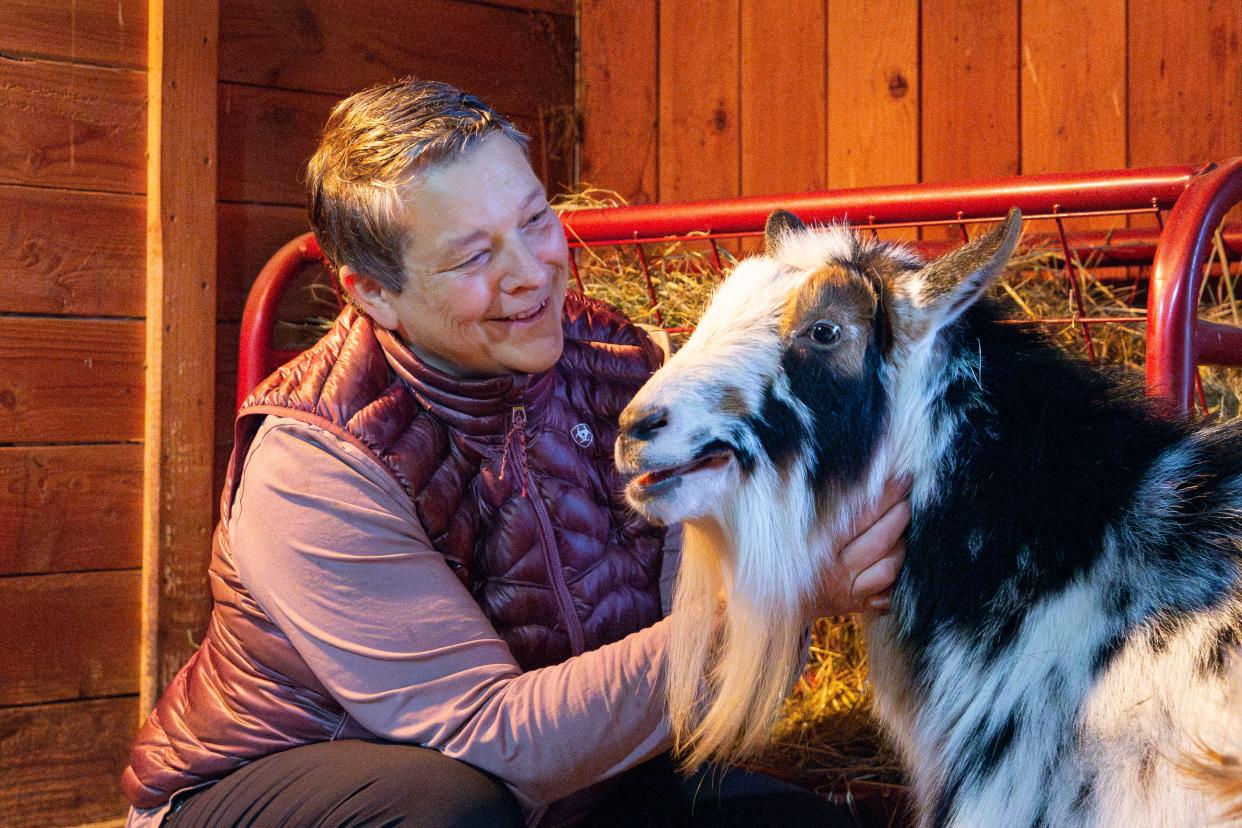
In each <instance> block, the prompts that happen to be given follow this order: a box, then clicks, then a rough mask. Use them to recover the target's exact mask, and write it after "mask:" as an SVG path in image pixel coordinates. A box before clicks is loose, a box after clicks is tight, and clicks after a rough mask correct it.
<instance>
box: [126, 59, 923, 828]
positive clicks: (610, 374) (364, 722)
mask: <svg viewBox="0 0 1242 828" xmlns="http://www.w3.org/2000/svg"><path fill="white" fill-rule="evenodd" d="M308 190H309V206H310V214H311V221H312V224H313V226H314V228H315V232H316V235H317V236H318V238H319V240H320V243H321V245H322V247H323V249H324V251H325V253H326V255H327V256H328V257H329V258H330V259H331V260H332V261H333V263H334V264H335V265H336V266H337V268H338V271H339V276H340V278H341V281H342V284H343V285H344V287H345V289H346V291H347V292H348V295H349V297H350V299H351V306H350V307H349V308H347V309H346V311H345V312H343V313H342V315H341V316H340V317H339V318H338V320H337V321H336V324H335V326H334V327H333V329H332V331H331V332H329V333H328V334H327V335H326V336H325V337H324V338H323V339H322V340H321V341H320V342H319V343H318V344H316V345H315V346H314V347H312V348H311V349H310V350H309V351H307V352H306V353H304V354H303V355H301V356H300V357H299V358H297V359H296V360H295V361H294V362H292V363H290V364H289V365H286V366H285V367H283V368H281V369H280V370H278V371H277V372H276V373H275V374H274V375H272V376H271V377H269V378H268V379H267V380H266V381H265V382H264V383H262V384H261V385H260V387H259V388H258V389H256V391H255V392H254V393H253V394H252V395H251V397H250V398H249V399H248V400H247V402H246V404H245V405H244V406H243V408H242V410H241V412H240V413H239V415H238V421H237V431H236V434H237V440H236V446H235V449H234V453H233V457H232V461H231V463H230V469H229V473H228V475H227V479H226V483H225V486H224V493H223V496H222V500H221V521H220V525H219V527H218V528H217V531H216V534H215V539H214V550H213V559H212V564H211V571H210V574H211V582H212V589H213V596H214V600H215V605H214V608H213V614H212V619H211V624H210V627H209V629H208V631H207V634H206V636H205V638H204V640H203V643H202V645H201V646H200V649H199V650H198V652H197V653H196V654H195V656H194V657H193V658H192V659H191V660H190V661H189V662H188V663H187V664H186V666H185V667H184V668H183V669H182V670H181V672H180V673H179V674H178V676H177V677H176V678H175V679H174V681H173V682H172V684H171V685H170V686H169V688H168V690H167V691H166V692H165V694H164V696H163V698H161V700H160V702H159V703H158V705H157V706H156V709H155V710H154V711H153V713H152V714H151V717H150V718H149V719H148V721H147V722H146V724H144V726H143V728H142V730H141V732H140V733H139V735H138V739H137V742H136V744H135V746H134V750H133V752H132V754H131V761H130V766H129V767H128V768H127V769H126V771H125V775H124V778H123V785H124V788H125V790H126V793H127V794H128V795H129V797H130V799H131V801H132V802H133V803H134V805H135V808H134V810H133V811H132V812H131V818H130V821H131V824H133V825H142V824H160V822H161V821H163V823H164V824H168V825H222V824H239V823H245V824H248V825H267V824H281V825H291V824H292V825H303V824H306V825H343V824H351V825H352V824H377V825H378V824H384V825H389V824H392V825H396V824H408V825H466V824H487V825H495V824H510V823H517V824H521V822H522V821H523V820H525V821H526V822H527V823H529V824H571V823H573V822H576V821H582V820H583V819H584V818H586V817H588V816H590V818H591V819H592V821H593V822H598V821H600V820H602V819H603V818H604V817H605V815H608V814H611V815H613V816H616V815H618V814H620V813H621V812H622V810H623V809H624V808H625V807H628V806H629V805H634V804H635V803H634V799H633V797H622V798H620V799H619V798H618V794H617V793H616V792H615V790H614V792H613V798H612V799H611V800H609V803H610V804H608V803H605V804H604V805H603V806H601V802H605V799H606V797H607V796H608V790H606V789H607V788H609V787H611V786H613V785H614V782H615V781H616V779H617V778H618V777H624V778H623V780H622V782H623V784H624V783H625V782H626V780H628V781H629V784H641V785H642V790H643V791H644V795H643V799H644V800H646V801H645V802H644V803H640V804H642V805H643V806H644V807H645V806H646V805H650V807H649V808H647V810H648V811H652V812H659V814H661V815H662V816H661V817H660V818H662V819H663V818H667V819H669V820H676V819H679V818H680V817H679V816H678V815H677V813H676V809H677V808H678V807H679V806H678V805H677V803H676V802H675V799H676V794H675V791H674V790H673V788H672V786H671V784H663V787H661V784H662V783H659V782H657V781H655V780H671V779H672V777H671V775H669V774H667V773H665V772H664V771H663V770H661V769H662V768H664V767H666V765H662V764H660V763H659V762H656V763H655V764H652V763H650V762H649V760H652V759H653V758H654V757H659V756H661V755H662V754H665V753H666V752H667V751H668V749H669V738H668V731H667V727H666V724H665V722H664V717H663V706H664V705H663V697H662V695H661V692H662V691H661V657H662V652H663V642H664V625H663V623H662V622H661V621H660V620H659V619H660V616H661V603H660V588H659V587H660V574H661V565H662V563H663V562H664V559H665V557H666V556H665V547H666V546H669V543H668V541H669V538H668V537H666V533H665V531H664V530H663V529H662V528H660V527H655V526H651V525H648V524H645V523H644V522H642V521H641V520H640V519H638V518H637V517H636V516H635V515H634V514H632V513H631V512H630V511H629V510H628V509H627V508H625V506H624V504H623V503H622V502H621V500H620V497H619V493H620V491H621V487H622V481H621V480H620V479H619V478H618V476H617V473H616V471H615V469H614V468H613V466H612V461H611V447H612V443H613V440H614V438H615V436H616V419H617V415H618V413H619V412H620V410H621V408H622V407H624V405H625V403H626V402H627V401H628V399H629V398H630V396H631V395H632V394H633V393H634V392H635V391H636V390H637V388H638V387H639V386H640V385H641V384H642V382H643V381H644V380H645V379H646V378H647V377H648V376H649V375H650V374H651V372H652V371H653V370H654V369H655V368H656V366H657V365H658V364H659V362H660V360H661V358H662V356H661V354H660V352H659V350H658V349H657V348H656V347H655V346H654V345H653V344H652V342H651V341H650V340H649V339H648V338H647V336H646V335H645V334H644V333H643V331H641V330H640V329H639V328H637V327H635V326H633V325H632V324H630V323H629V322H628V321H626V320H625V319H624V318H622V317H620V316H619V315H617V314H616V313H615V312H614V311H612V310H611V309H609V308H607V307H605V306H603V305H601V304H598V303H594V302H591V301H587V300H583V299H581V298H574V297H569V298H567V296H566V278H567V272H568V253H567V248H566V244H565V238H564V233H563V231H562V229H561V225H560V222H559V221H558V219H557V217H556V215H555V214H554V213H553V212H552V211H551V210H550V209H549V207H548V204H547V200H546V196H545V193H544V189H543V187H542V185H541V184H540V183H539V182H538V180H537V179H536V178H535V176H534V174H533V173H532V171H531V168H530V165H529V163H528V160H527V156H526V138H525V137H524V136H522V135H521V134H520V133H519V132H518V131H517V130H516V129H515V128H514V127H513V125H512V124H510V123H509V122H508V121H506V120H505V119H504V118H502V117H501V116H499V115H497V114H496V113H495V112H494V111H493V110H491V109H490V108H489V107H487V106H486V105H485V104H483V103H482V102H481V101H479V100H478V99H477V98H474V97H472V96H470V95H465V94H462V93H461V92H459V91H458V90H456V89H453V88H452V87H449V86H446V85H443V84H436V83H427V82H421V81H415V80H405V81H400V82H397V83H394V84H389V85H385V86H380V87H376V88H373V89H369V90H366V91H364V92H361V93H359V94H357V95H355V96H353V97H351V98H349V99H348V100H346V101H343V102H342V103H341V104H340V105H338V107H337V108H336V109H335V110H334V112H333V114H332V116H331V117H330V119H329V121H328V124H327V127H326V129H325V132H324V136H323V139H322V142H321V145H320V147H319V150H318V151H317V153H316V154H315V156H314V158H313V159H312V160H311V162H310V166H309V174H308ZM900 498H901V493H900V492H899V491H896V490H895V489H894V491H893V492H891V493H890V497H889V498H888V500H887V501H886V502H885V504H884V505H883V507H882V508H881V509H879V510H877V513H876V514H875V515H873V516H872V518H873V519H875V521H876V522H875V524H874V525H873V526H872V527H871V528H870V529H869V530H868V531H866V532H864V533H863V534H862V535H860V537H859V538H858V539H857V540H855V541H854V542H852V543H851V544H849V545H847V546H846V547H845V548H844V549H843V550H842V554H841V555H839V556H838V559H839V561H840V563H839V571H837V572H832V573H825V579H824V583H825V591H824V599H823V601H822V603H821V605H820V606H819V607H816V608H812V612H813V613H814V614H827V613H829V612H842V611H850V610H856V609H863V608H872V609H876V608H882V607H883V605H884V602H885V600H886V597H885V595H884V591H885V590H886V589H887V588H888V586H889V585H890V584H891V582H892V580H893V578H894V577H895V575H896V571H897V568H898V567H899V566H900V558H901V551H902V549H901V543H900V533H901V531H902V530H903V529H904V526H905V523H906V522H907V521H908V509H907V507H905V506H904V504H898V501H899V500H900ZM894 504H898V505H894ZM889 507H891V508H889ZM670 534H671V533H670ZM644 763H646V764H644ZM640 765H641V766H643V769H642V770H641V771H640V772H639V776H635V775H633V774H629V775H627V774H626V772H627V771H630V769H632V768H636V767H638V766H640ZM640 776H641V778H642V779H643V780H645V781H643V782H641V783H639V782H637V781H636V780H637V779H639V777H640ZM496 780H499V782H500V783H503V784H498V783H497V781H496ZM750 782H751V784H752V787H753V785H754V784H759V785H760V786H762V785H763V784H765V783H763V781H762V780H759V781H758V782H757V783H756V782H755V780H753V779H751V780H750ZM774 784H775V783H772V784H770V785H768V787H769V788H771V787H772V785H774ZM657 789H660V790H665V791H672V793H671V794H670V799H669V801H668V802H660V803H658V804H657V803H655V802H654V800H652V799H651V797H653V796H654V792H655V791H656V790H657ZM769 794H770V792H769ZM768 796H769V800H770V801H771V802H775V801H777V799H780V798H781V797H782V796H784V797H786V798H788V797H790V796H792V797H793V798H794V799H798V803H799V804H796V805H795V806H794V807H796V808H804V807H806V806H807V804H806V802H805V799H799V798H798V795H797V794H789V792H788V791H782V792H781V793H780V794H779V795H777V796H771V795H768ZM627 803H628V804H627ZM813 807H815V808H819V807H821V806H819V805H818V804H815V805H814V806H813ZM601 808H602V810H601ZM640 810H642V809H641V808H640ZM769 813H770V810H769ZM644 819H646V817H644ZM821 819H822V817H821Z"/></svg>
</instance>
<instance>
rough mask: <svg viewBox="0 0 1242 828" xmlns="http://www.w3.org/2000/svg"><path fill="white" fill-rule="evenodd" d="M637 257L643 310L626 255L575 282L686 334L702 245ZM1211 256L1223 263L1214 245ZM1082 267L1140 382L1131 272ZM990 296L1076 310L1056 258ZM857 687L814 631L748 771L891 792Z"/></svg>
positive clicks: (1117, 350)
mask: <svg viewBox="0 0 1242 828" xmlns="http://www.w3.org/2000/svg"><path fill="white" fill-rule="evenodd" d="M621 203H623V202H622V200H621V199H620V198H619V197H618V196H617V195H616V194H615V193H610V192H608V191H601V190H588V191H585V192H583V193H578V194H574V195H571V196H568V197H566V198H565V199H563V200H562V201H561V202H560V203H558V205H557V206H558V207H559V208H560V209H581V208H584V207H602V206H615V205H618V204H621ZM738 249H739V245H737V244H736V243H722V244H721V246H720V248H719V250H720V256H721V258H722V260H723V263H724V266H725V268H726V269H727V268H729V267H730V266H731V265H732V264H733V263H735V261H736V256H735V255H734V254H735V251H737V250H738ZM644 251H645V254H646V259H647V265H648V272H649V274H650V276H651V280H652V283H653V287H654V291H655V294H656V296H657V297H658V300H659V301H658V302H657V303H656V304H655V305H654V306H652V305H651V303H650V301H649V297H648V294H647V288H646V282H645V280H644V278H643V267H642V262H641V261H640V259H639V255H638V252H637V249H636V248H635V246H634V245H627V246H625V247H622V248H605V249H603V250H585V251H583V252H581V253H580V254H579V275H580V277H581V279H582V281H583V286H584V288H585V291H586V292H587V293H588V294H589V295H591V296H594V297H596V298H599V299H602V300H604V301H606V302H609V303H611V304H613V305H615V306H617V307H619V308H620V309H621V310H622V311H624V312H625V313H626V314H627V315H628V316H629V317H630V318H631V319H634V320H635V321H638V322H643V323H646V324H652V325H656V324H662V325H663V326H665V327H677V328H682V327H691V326H693V325H694V323H695V321H696V320H697V319H698V318H699V316H700V315H701V314H702V311H703V309H704V308H705V307H706V306H707V303H708V301H709V300H710V298H711V294H712V292H713V288H714V286H715V285H716V284H717V283H718V280H719V277H718V276H717V275H716V272H715V269H714V264H715V258H714V254H713V251H712V248H711V245H710V243H708V242H705V241H702V242H701V241H690V242H687V243H684V244H677V243H671V244H669V243H661V244H649V245H646V246H645V248H644ZM1216 255H1217V256H1219V257H1223V256H1224V251H1223V249H1221V248H1220V246H1219V245H1218V250H1217V251H1216ZM1219 261H1220V259H1217V263H1219ZM1093 264H1094V263H1093V262H1090V261H1088V262H1085V263H1084V262H1077V261H1075V262H1073V263H1072V265H1073V267H1074V272H1075V273H1076V274H1077V275H1078V278H1079V281H1080V283H1081V286H1082V303H1083V309H1084V312H1085V315H1086V317H1088V318H1096V317H1106V318H1108V319H1113V320H1117V321H1118V322H1119V323H1120V324H1115V323H1111V322H1110V323H1108V324H1092V325H1090V326H1089V329H1090V334H1091V337H1092V343H1093V345H1094V348H1095V351H1096V355H1097V359H1098V360H1099V361H1100V363H1102V364H1108V365H1115V366H1120V367H1121V368H1122V369H1123V370H1126V371H1130V372H1134V375H1135V376H1134V379H1135V380H1136V381H1138V382H1141V381H1142V377H1141V371H1142V365H1143V352H1144V339H1145V327H1144V325H1142V324H1134V323H1133V321H1132V320H1134V319H1135V318H1136V317H1141V316H1142V315H1143V314H1145V312H1146V309H1145V307H1144V303H1143V294H1142V290H1143V286H1142V283H1141V282H1140V281H1137V280H1135V281H1131V282H1127V281H1126V280H1125V276H1126V275H1127V274H1132V271H1125V270H1122V269H1114V270H1113V271H1110V272H1109V274H1108V275H1110V276H1113V277H1120V278H1113V279H1109V280H1106V279H1103V278H1100V276H1101V274H1099V273H1097V272H1096V269H1095V268H1094V267H1093ZM1224 271H1225V273H1226V274H1227V276H1226V277H1225V278H1219V277H1218V278H1213V279H1209V280H1206V282H1205V291H1204V296H1203V300H1204V301H1203V306H1202V308H1201V311H1202V312H1201V315H1202V317H1203V318H1205V319H1209V320H1212V321H1220V322H1228V323H1231V324H1238V321H1239V317H1240V316H1242V313H1240V310H1242V309H1240V308H1239V303H1238V302H1237V299H1236V297H1237V290H1236V288H1237V285H1236V281H1237V279H1238V278H1239V275H1240V274H1239V273H1238V269H1237V268H1236V267H1234V268H1229V267H1225V268H1224ZM994 295H995V296H996V297H997V298H998V299H999V300H1000V301H1001V302H1002V303H1003V304H1005V305H1006V306H1007V307H1010V308H1011V309H1012V312H1013V315H1014V317H1015V318H1019V319H1048V318H1071V319H1072V318H1075V315H1076V314H1075V311H1076V303H1075V302H1074V300H1073V297H1072V295H1071V293H1070V290H1069V281H1068V279H1067V278H1066V276H1065V268H1064V261H1063V258H1062V257H1061V256H1060V254H1059V252H1058V251H1052V250H1030V249H1027V250H1020V251H1019V253H1018V255H1016V256H1015V257H1014V258H1013V260H1012V261H1011V262H1010V265H1009V267H1008V269H1007V272H1006V274H1005V276H1004V277H1003V278H1002V279H1001V280H1000V281H999V283H998V285H997V286H996V287H995V289H994ZM657 312H658V313H657ZM1127 320H1131V321H1130V322H1127ZM1045 330H1047V331H1048V333H1049V334H1050V335H1051V336H1052V338H1053V339H1054V340H1055V341H1056V342H1058V343H1059V344H1061V345H1062V346H1064V347H1065V348H1066V349H1067V350H1070V351H1072V352H1075V353H1079V354H1081V353H1083V352H1084V340H1083V334H1082V328H1081V326H1080V325H1076V324H1065V325H1061V326H1058V327H1047V326H1045ZM1200 375H1201V380H1202V384H1203V390H1204V395H1205V398H1206V401H1207V409H1206V411H1207V416H1208V417H1209V418H1213V419H1228V418H1233V417H1236V416H1238V413H1239V410H1240V409H1242V371H1240V370H1238V369H1226V368H1203V369H1201V372H1200ZM866 675H867V668H866V652H865V648H864V645H863V640H862V630H861V626H860V623H859V621H858V619H857V618H855V617H844V618H837V619H821V620H820V621H819V622H817V624H816V626H815V636H814V644H813V646H812V648H811V654H810V659H809V661H808V663H807V666H806V669H805V671H804V673H803V675H802V677H801V679H800V680H799V681H798V682H797V684H796V686H795V688H794V690H793V693H792V694H791V695H790V697H789V699H788V700H787V702H786V705H785V709H784V715H783V718H782V719H781V721H780V723H779V724H778V726H777V728H776V730H775V732H774V737H775V739H774V745H773V747H772V748H771V750H770V751H769V752H768V753H766V754H765V755H764V756H762V757H760V758H759V760H758V761H757V762H756V763H755V765H756V767H761V768H763V769H765V770H769V771H772V772H775V773H776V774H777V775H779V776H783V777H785V778H790V779H793V780H795V781H797V782H799V783H801V784H803V785H806V786H807V787H811V788H813V789H815V790H819V791H821V792H829V791H832V792H837V793H842V792H844V793H847V794H849V793H853V792H858V791H860V790H862V791H870V792H876V791H877V790H878V791H881V792H882V791H883V790H884V789H886V788H889V787H892V786H897V785H900V784H901V782H902V775H901V771H900V767H899V763H898V761H897V757H896V755H895V754H894V752H893V750H892V749H891V747H890V746H888V745H887V744H885V741H884V739H883V738H882V737H881V735H880V734H879V732H878V730H877V728H876V726H875V723H874V720H873V719H872V717H871V700H870V697H869V695H868V692H867V687H866Z"/></svg>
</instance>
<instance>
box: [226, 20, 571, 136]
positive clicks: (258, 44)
mask: <svg viewBox="0 0 1242 828" xmlns="http://www.w3.org/2000/svg"><path fill="white" fill-rule="evenodd" d="M573 73H574V32H573V18H572V17H569V16H563V15H551V16H550V15H538V14H531V13H530V12H528V11H523V10H518V9H505V8H495V7H492V6H485V5H478V4H474V3H463V2H459V1H458V0H422V2H419V3H409V2H406V0H374V1H373V2H370V3H353V4H342V3H340V2H335V1H334V0H292V2H285V3H254V2H250V0H224V2H222V3H221V4H220V79H221V80H224V81H235V82H239V83H247V84H254V85H260V86H275V87H281V88H285V89H298V90H304V91H314V92H326V93H331V94H334V95H336V96H338V97H340V96H343V95H348V94H351V93H353V92H356V91H357V90H359V89H362V88H363V87H366V86H370V85H372V84H376V83H385V82H388V81H390V80H392V79H393V78H398V77H402V76H405V75H415V76H417V77H421V78H429V79H433V80H441V81H445V82H447V83H451V84H453V85H455V86H457V87H459V88H461V89H463V90H465V91H468V92H471V93H473V94H475V95H479V96H481V97H482V98H483V99H484V100H486V101H488V102H489V103H490V104H492V105H493V106H495V107H496V108H497V109H499V110H500V111H501V112H503V113H505V114H506V115H513V114H515V113H522V114H527V115H533V114H535V113H536V112H537V111H538V108H539V107H540V106H545V107H547V106H556V105H562V104H566V105H567V104H572V102H573Z"/></svg>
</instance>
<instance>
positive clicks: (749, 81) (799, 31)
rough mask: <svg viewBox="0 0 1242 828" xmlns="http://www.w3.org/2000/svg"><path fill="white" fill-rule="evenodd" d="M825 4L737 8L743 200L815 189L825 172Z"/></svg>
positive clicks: (777, 0)
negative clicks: (739, 54)
mask: <svg viewBox="0 0 1242 828" xmlns="http://www.w3.org/2000/svg"><path fill="white" fill-rule="evenodd" d="M824 7H825V4H824V3H823V1H822V0H756V1H755V2H748V3H743V4H742V8H741V11H742V23H741V31H742V39H741V90H740V93H739V94H740V101H741V104H740V107H739V109H740V113H741V114H740V126H741V142H742V150H741V163H742V195H759V194H767V193H788V192H801V191H805V190H820V189H823V188H824V187H825V185H826V183H827V170H826V167H825V161H826V153H825V146H826V141H825V135H824V126H825V119H824V110H825V107H826V105H827V100H826V98H827V90H826V88H825V71H826V66H825V54H826V52H825V45H826V37H827V32H826V31H825V25H826V16H825V8H824Z"/></svg>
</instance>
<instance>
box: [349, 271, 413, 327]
mask: <svg viewBox="0 0 1242 828" xmlns="http://www.w3.org/2000/svg"><path fill="white" fill-rule="evenodd" d="M340 277H341V284H342V285H343V286H344V287H345V292H346V293H348V294H349V296H350V298H351V299H353V300H354V302H355V303H356V304H357V305H358V307H360V308H362V310H364V311H365V312H366V314H367V316H369V317H371V319H372V320H373V321H374V322H375V324H377V325H379V326H380V327H381V328H387V329H388V330H390V331H395V330H397V328H398V327H400V325H401V320H400V319H398V317H397V310H396V308H394V307H393V305H392V301H391V298H392V294H391V293H390V292H389V290H388V288H386V287H384V286H383V285H382V284H380V282H379V280H378V279H376V278H374V277H372V276H365V275H363V274H361V273H359V272H358V271H356V270H354V269H353V268H352V267H350V266H349V265H344V266H342V267H341V269H340Z"/></svg>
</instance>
